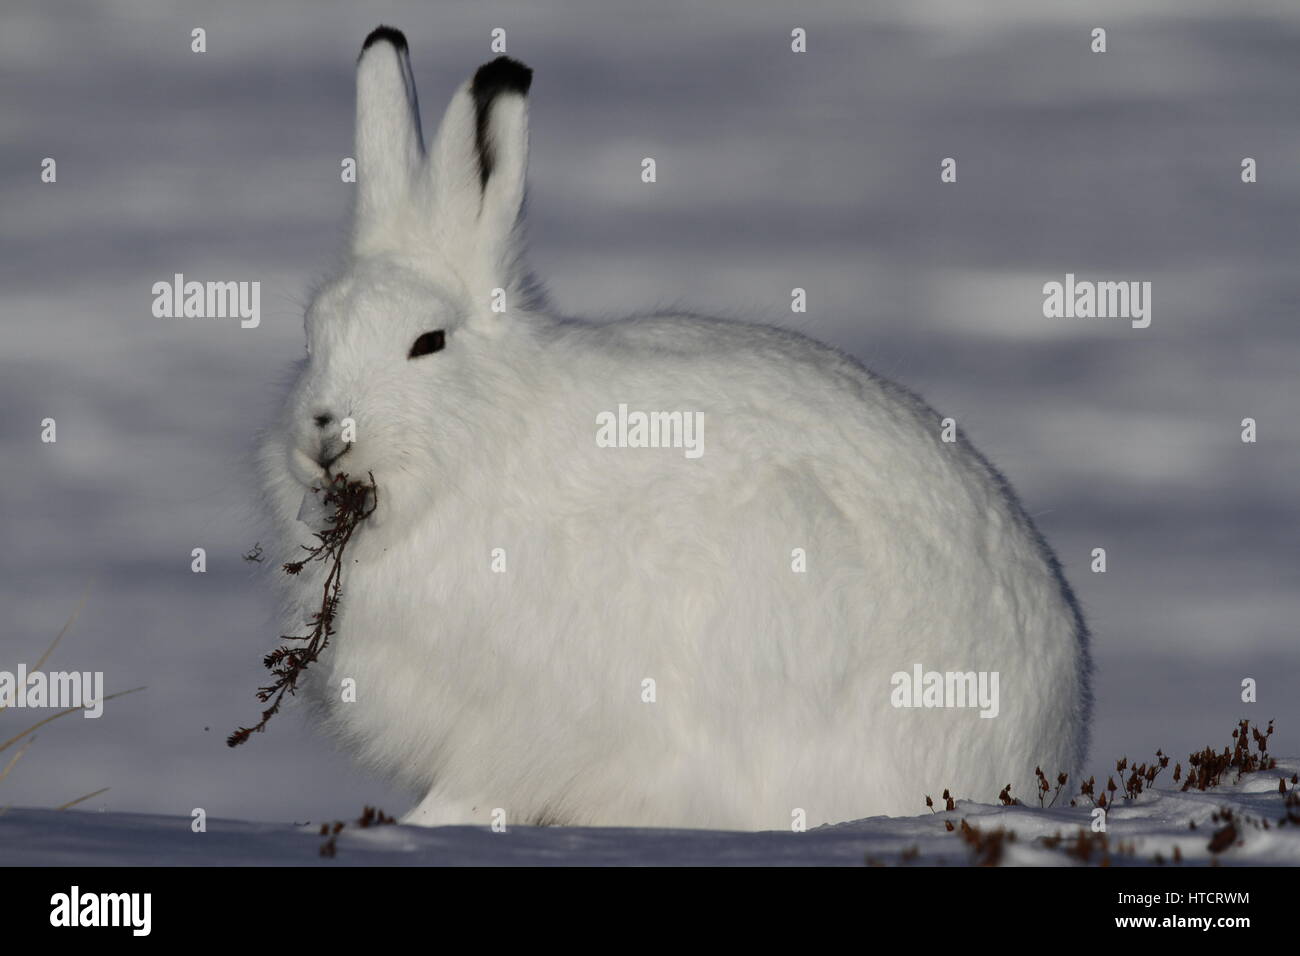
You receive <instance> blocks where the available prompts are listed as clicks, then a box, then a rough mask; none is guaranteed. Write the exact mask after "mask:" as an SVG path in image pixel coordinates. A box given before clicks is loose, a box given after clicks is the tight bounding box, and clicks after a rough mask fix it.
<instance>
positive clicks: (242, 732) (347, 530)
mask: <svg viewBox="0 0 1300 956" xmlns="http://www.w3.org/2000/svg"><path fill="white" fill-rule="evenodd" d="M313 490H315V491H317V492H319V491H321V490H324V491H325V497H324V499H323V501H324V503H325V504H326V505H333V506H334V512H333V513H332V514H331V515H330V516H329V518H328V519H327V521H328V524H329V527H327V528H326V529H325V530H323V531H318V532H316V533H315V537H316V540H317V542H319V543H317V544H315V545H303V546H302V549H303V550H304V551H306V552H307V557H305V558H303V559H302V560H301V561H290V562H288V563H286V564H285V565H284V573H285V574H291V575H296V574H298V573H299V572H301V571H302V569H303V568H304V567H306V566H307V565H308V564H309V563H311V562H312V561H324V562H328V564H329V571H328V572H327V573H326V575H325V582H324V584H323V585H322V587H321V607H320V610H319V611H318V612H316V613H315V614H313V615H312V616H311V625H312V629H311V631H310V632H309V633H307V634H304V635H300V636H299V635H290V634H282V635H281V636H280V640H282V641H306V642H307V643H306V647H290V646H289V645H281V646H280V647H277V648H276V649H275V650H273V651H271V652H270V653H269V654H267V655H266V657H264V658H263V659H262V665H263V666H264V667H266V669H267V670H269V671H270V672H271V673H272V674H273V675H274V676H275V680H274V681H273V682H272V683H271V684H269V685H268V686H266V687H259V688H258V690H257V699H258V700H259V701H261V702H262V703H264V704H265V703H267V702H268V701H270V704H271V705H270V706H269V707H267V708H266V709H265V710H264V711H262V719H261V720H259V721H258V722H257V723H256V724H254V725H253V726H252V727H240V728H239V729H238V730H236V731H235V732H234V733H233V734H231V735H230V736H229V737H227V738H226V745H227V746H228V747H238V746H239V745H240V744H242V743H246V742H247V741H248V738H249V737H251V736H252V735H253V734H255V733H261V732H262V731H263V730H265V729H266V725H267V723H269V722H270V720H271V718H272V717H274V716H275V715H276V714H277V713H279V712H280V705H281V704H282V703H284V697H285V695H286V694H289V695H293V694H295V693H297V690H298V680H299V678H300V677H301V676H302V673H303V671H305V670H307V668H308V667H310V666H311V665H312V664H314V663H315V662H316V661H317V660H319V659H320V655H321V653H322V652H323V651H324V650H325V648H327V647H329V642H330V638H331V637H332V636H333V635H334V620H335V618H336V617H337V616H338V610H339V598H340V597H341V595H342V593H343V552H344V550H345V549H346V548H347V546H348V542H350V541H351V540H352V535H353V534H355V533H356V530H357V528H358V527H359V526H360V524H361V522H363V521H365V520H366V519H367V518H369V517H370V516H371V515H372V514H374V513H375V509H376V508H377V507H379V490H378V489H377V488H376V487H375V476H374V475H373V474H371V475H370V483H369V484H367V483H366V482H364V481H349V480H348V476H347V475H346V474H339V475H336V476H335V477H334V479H333V481H332V482H331V483H330V485H329V487H328V488H327V489H313Z"/></svg>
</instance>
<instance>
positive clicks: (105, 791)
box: [54, 787, 112, 810]
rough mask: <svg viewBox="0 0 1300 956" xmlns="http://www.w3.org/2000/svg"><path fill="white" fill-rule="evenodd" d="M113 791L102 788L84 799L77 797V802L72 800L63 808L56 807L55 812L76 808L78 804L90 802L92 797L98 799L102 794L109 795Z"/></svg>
mask: <svg viewBox="0 0 1300 956" xmlns="http://www.w3.org/2000/svg"><path fill="white" fill-rule="evenodd" d="M111 789H112V788H111V787H101V788H100V789H98V790H96V791H95V792H94V793H88V794H86V795H85V796H84V797H77V799H76V800H70V801H69V802H67V803H65V804H64V805H63V806H61V807H55V808H54V809H55V810H66V809H68V808H69V807H75V806H76V805H77V804H79V803H82V802H84V801H86V800H89V799H90V798H91V797H97V796H99V795H100V794H101V793H107V792H108V791H109V790H111Z"/></svg>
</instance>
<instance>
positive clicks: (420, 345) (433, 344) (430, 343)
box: [406, 329, 447, 358]
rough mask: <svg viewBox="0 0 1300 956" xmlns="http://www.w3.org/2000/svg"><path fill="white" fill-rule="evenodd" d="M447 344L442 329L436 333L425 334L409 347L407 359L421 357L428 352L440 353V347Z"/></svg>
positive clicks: (445, 335)
mask: <svg viewBox="0 0 1300 956" xmlns="http://www.w3.org/2000/svg"><path fill="white" fill-rule="evenodd" d="M446 344H447V333H446V332H444V331H443V330H442V329H439V330H438V331H437V332H425V333H424V334H423V335H421V336H420V337H419V338H418V339H416V340H415V344H414V345H412V346H411V354H410V355H408V356H406V357H407V358H419V357H420V356H421V355H428V354H429V353H430V352H441V351H442V347H443V346H444V345H446Z"/></svg>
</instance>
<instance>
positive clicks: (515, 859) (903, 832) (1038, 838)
mask: <svg viewBox="0 0 1300 956" xmlns="http://www.w3.org/2000/svg"><path fill="white" fill-rule="evenodd" d="M1298 771H1300V759H1292V760H1280V761H1278V767H1277V769H1275V770H1269V771H1260V772H1257V773H1252V774H1247V775H1245V776H1243V777H1241V778H1240V779H1239V780H1238V781H1237V782H1235V783H1233V784H1231V785H1226V786H1222V787H1218V788H1215V789H1211V790H1208V791H1206V792H1204V793H1199V792H1187V793H1183V792H1179V791H1178V790H1177V789H1173V788H1170V789H1160V788H1157V789H1156V790H1154V791H1148V792H1147V793H1144V794H1142V795H1141V796H1140V797H1138V798H1137V799H1136V800H1134V801H1133V802H1132V803H1130V804H1124V803H1122V802H1120V803H1119V804H1117V806H1116V807H1115V808H1114V809H1113V810H1112V811H1111V812H1110V814H1109V816H1108V820H1107V833H1106V834H1105V839H1104V841H1103V840H1102V838H1101V836H1100V835H1092V836H1090V837H1089V842H1090V846H1091V852H1090V853H1089V854H1088V859H1087V862H1088V863H1091V864H1099V863H1101V862H1102V861H1103V851H1102V845H1103V842H1104V845H1105V847H1106V851H1105V854H1104V857H1105V860H1106V861H1107V862H1108V863H1109V864H1110V865H1112V866H1146V865H1151V864H1153V863H1155V862H1157V860H1156V857H1157V855H1159V857H1161V858H1162V860H1163V861H1164V862H1165V863H1172V862H1173V861H1174V857H1175V848H1176V849H1177V851H1178V854H1179V855H1180V856H1181V860H1182V865H1206V864H1209V863H1210V862H1211V861H1212V860H1213V861H1215V862H1217V863H1218V864H1220V865H1236V866H1277V865H1300V808H1292V810H1291V813H1292V814H1293V815H1294V820H1293V822H1290V823H1287V824H1284V825H1281V826H1279V821H1281V820H1282V819H1283V818H1284V817H1285V815H1286V813H1287V810H1286V808H1285V806H1284V799H1285V798H1284V797H1282V795H1281V794H1280V793H1279V792H1278V781H1279V779H1286V780H1287V781H1288V783H1287V786H1288V787H1290V782H1289V780H1290V777H1291V776H1292V775H1293V774H1295V773H1297V772H1298ZM1297 792H1300V791H1297ZM1224 808H1226V809H1228V810H1230V811H1231V813H1232V818H1233V822H1232V824H1231V825H1232V826H1233V828H1234V830H1235V838H1232V839H1230V838H1229V837H1230V835H1229V834H1223V835H1222V836H1219V837H1218V839H1216V834H1221V833H1222V832H1223V831H1224V829H1225V827H1226V826H1227V824H1225V822H1224V820H1223V818H1222V814H1223V810H1224ZM1216 814H1218V815H1219V819H1217V820H1216V819H1214V817H1215V815H1216ZM963 821H965V822H966V823H967V824H969V826H971V827H972V828H974V830H975V831H976V834H977V836H976V835H970V834H968V835H967V836H963V832H964V831H963V828H962V822H963ZM1090 821H1091V810H1090V808H1087V807H1075V808H1071V807H1068V806H1066V807H1055V808H1052V809H1039V808H1038V807H1036V806H1035V807H1028V806H1011V807H1003V806H989V805H985V804H978V803H970V802H967V801H958V803H957V806H956V808H955V809H953V810H951V811H945V812H939V813H932V814H929V813H928V814H924V815H921V816H915V817H871V818H869V819H866V820H858V821H856V822H853V823H843V824H839V825H836V826H825V827H818V828H816V829H813V830H810V831H808V832H806V833H799V834H796V833H777V832H765V833H735V832H721V831H709V830H650V829H619V828H561V827H552V828H537V827H513V828H507V830H506V831H505V832H502V833H496V832H493V831H491V830H489V829H485V828H484V829H480V828H476V827H441V828H437V829H423V828H420V827H405V826H374V827H369V828H366V829H358V828H356V826H355V824H353V825H351V826H348V827H345V828H344V829H343V831H342V832H341V833H340V834H339V835H338V837H337V841H336V848H335V854H334V856H333V857H328V858H327V857H324V856H322V855H321V852H320V850H321V847H322V845H324V844H325V842H326V840H325V838H324V837H322V836H321V835H320V823H319V822H313V823H312V824H308V825H303V824H268V823H246V822H241V821H237V820H209V821H208V824H207V830H206V832H204V833H194V832H192V830H191V821H190V819H189V818H187V817H174V816H155V815H149V814H133V813H78V812H73V811H68V812H59V811H56V810H9V811H7V812H6V813H5V814H4V815H3V816H0V865H4V866H14V865H19V866H42V865H50V866H86V865H92V866H114V865H133V866H139V865H146V866H147V865H177V866H236V865H239V866H277V865H289V866H303V865H309V864H322V865H328V866H348V865H353V866H374V865H397V866H425V865H461V866H464V865H516V866H518V865H556V864H579V865H619V864H650V865H655V864H659V865H674V866H680V865H699V864H708V865H848V866H858V865H863V864H868V863H870V864H884V865H958V866H960V865H969V864H973V863H979V862H997V863H999V864H1001V865H1012V866H1070V865H1079V864H1081V863H1082V862H1084V861H1083V859H1082V858H1081V854H1079V853H1078V852H1077V851H1076V850H1075V844H1076V841H1077V838H1078V836H1079V833H1080V828H1081V827H1082V828H1085V829H1087V828H1089V826H1090ZM948 823H952V825H953V827H954V829H953V830H952V831H949V830H948V829H947V824H948ZM1191 824H1195V828H1192V827H1191ZM999 828H1005V829H1006V830H1010V831H1013V832H1014V833H1015V839H1014V840H1001V841H999V840H997V839H996V838H993V839H989V835H990V834H993V833H995V832H996V831H997V830H998V829H999ZM1058 835H1059V836H1062V837H1065V839H1064V840H1062V841H1060V843H1059V844H1058V845H1056V846H1055V847H1053V846H1052V844H1053V843H1054V842H1055V841H1054V839H1053V838H1054V837H1056V836H1058ZM977 840H978V845H976V841H977ZM1211 842H1214V843H1216V844H1220V845H1222V846H1223V847H1224V848H1223V849H1221V850H1219V851H1218V852H1212V851H1211V850H1210V849H1209V846H1210V844H1211ZM996 846H1000V848H1001V851H1000V853H999V852H997V851H996V850H994V849H992V848H993V847H996ZM1067 851H1073V852H1067Z"/></svg>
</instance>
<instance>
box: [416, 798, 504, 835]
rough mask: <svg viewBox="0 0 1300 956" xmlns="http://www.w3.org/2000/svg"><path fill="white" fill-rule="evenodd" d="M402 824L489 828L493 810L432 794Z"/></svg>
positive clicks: (465, 801)
mask: <svg viewBox="0 0 1300 956" xmlns="http://www.w3.org/2000/svg"><path fill="white" fill-rule="evenodd" d="M401 822H402V823H404V824H407V825H409V826H416V827H464V826H489V825H491V823H492V808H491V807H489V806H484V805H474V804H471V803H470V802H469V801H467V800H449V799H448V798H447V797H445V796H443V795H442V794H437V793H430V794H429V795H428V796H427V797H425V798H424V799H423V800H421V801H420V802H419V804H418V805H417V806H416V807H415V809H413V810H411V811H410V812H409V813H407V814H406V815H405V816H404V817H402V819H401Z"/></svg>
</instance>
